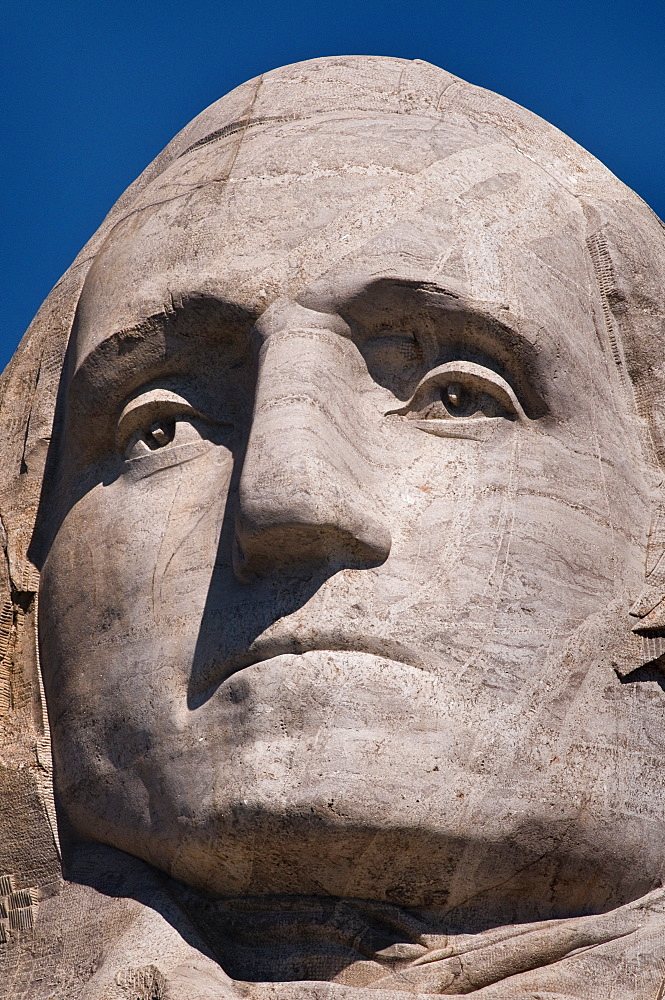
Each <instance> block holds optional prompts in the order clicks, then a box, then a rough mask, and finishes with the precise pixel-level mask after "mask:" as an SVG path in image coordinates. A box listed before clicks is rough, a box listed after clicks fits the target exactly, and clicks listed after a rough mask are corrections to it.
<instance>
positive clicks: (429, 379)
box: [389, 361, 525, 420]
mask: <svg viewBox="0 0 665 1000" xmlns="http://www.w3.org/2000/svg"><path fill="white" fill-rule="evenodd" d="M389 413H391V414H398V415H400V416H405V417H408V418H409V419H411V420H450V419H469V418H476V419H478V418H483V417H503V418H505V419H507V420H516V419H518V418H520V417H525V414H524V410H523V409H522V407H521V405H520V403H519V400H518V399H517V396H516V395H515V393H514V392H513V390H512V388H511V387H510V386H509V384H508V383H507V382H506V380H505V379H504V378H502V377H501V376H500V375H497V373H496V372H494V371H492V370H491V369H489V368H485V367H484V366H483V365H477V364H474V363H472V362H470V361H449V362H447V363H446V364H444V365H439V366H438V367H437V368H435V369H434V370H433V371H431V372H429V373H428V374H427V375H426V376H425V377H424V378H423V379H421V381H420V382H419V383H418V385H417V386H416V390H415V392H414V393H413V396H412V397H411V399H410V400H409V401H408V403H407V404H406V405H405V406H402V407H400V408H399V409H398V410H390V411H389Z"/></svg>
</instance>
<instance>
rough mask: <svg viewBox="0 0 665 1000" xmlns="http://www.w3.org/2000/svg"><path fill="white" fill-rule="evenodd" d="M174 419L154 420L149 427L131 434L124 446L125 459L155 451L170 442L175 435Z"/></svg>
mask: <svg viewBox="0 0 665 1000" xmlns="http://www.w3.org/2000/svg"><path fill="white" fill-rule="evenodd" d="M175 432H176V421H175V418H174V419H166V420H155V421H154V422H153V423H152V424H151V426H150V427H148V428H146V429H141V430H139V431H137V432H136V433H135V434H133V435H132V438H131V439H130V441H129V444H128V445H127V447H126V448H125V455H124V457H125V458H126V459H132V458H140V457H141V455H143V454H145V453H146V449H147V450H149V451H157V450H158V449H159V448H165V447H166V445H167V444H171V442H172V441H173V439H174V437H175Z"/></svg>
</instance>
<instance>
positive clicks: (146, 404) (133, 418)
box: [116, 389, 206, 447]
mask: <svg viewBox="0 0 665 1000" xmlns="http://www.w3.org/2000/svg"><path fill="white" fill-rule="evenodd" d="M176 416H190V417H200V418H201V419H206V418H205V417H204V415H203V414H202V413H200V412H199V410H197V409H196V408H195V407H193V406H192V404H191V403H189V402H188V401H187V400H186V399H185V398H184V397H183V396H180V395H178V393H177V392H172V391H171V390H170V389H150V390H148V391H147V392H142V393H141V394H140V395H138V396H135V397H134V399H130V400H129V402H128V403H127V404H126V406H125V407H124V409H123V411H122V413H121V414H120V416H119V417H118V426H117V430H116V440H117V443H118V446H119V447H122V446H123V445H124V444H125V443H126V442H127V441H128V440H129V438H130V437H131V436H132V434H134V433H135V431H137V430H139V429H140V428H141V427H142V426H143V425H144V424H145V423H146V421H148V420H149V419H150V418H151V417H152V418H153V419H155V420H157V419H159V418H162V419H164V418H168V417H176Z"/></svg>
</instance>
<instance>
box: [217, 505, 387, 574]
mask: <svg viewBox="0 0 665 1000" xmlns="http://www.w3.org/2000/svg"><path fill="white" fill-rule="evenodd" d="M390 544H391V539H390V535H389V533H388V532H387V531H386V530H381V529H379V528H378V526H373V525H363V526H362V527H360V526H358V527H357V528H356V530H355V531H353V530H348V529H345V528H342V527H340V525H338V524H311V523H302V522H296V521H293V522H291V523H281V524H279V525H274V526H271V527H269V528H266V527H263V528H260V529H258V530H256V529H252V528H251V527H250V526H249V525H247V523H243V521H242V520H241V519H239V520H238V522H237V524H236V540H235V548H234V559H233V564H234V571H235V575H236V577H237V579H238V580H239V581H240V582H241V583H250V582H251V581H252V580H253V579H254V578H255V577H256V576H261V575H264V574H266V573H271V572H275V570H279V569H280V568H283V569H291V570H298V569H300V570H302V569H303V568H306V567H311V568H314V567H316V568H320V567H321V566H328V567H330V568H331V569H333V570H335V571H336V570H338V569H369V568H371V567H372V566H379V565H380V564H381V563H383V562H385V560H386V559H387V558H388V555H389V553H390Z"/></svg>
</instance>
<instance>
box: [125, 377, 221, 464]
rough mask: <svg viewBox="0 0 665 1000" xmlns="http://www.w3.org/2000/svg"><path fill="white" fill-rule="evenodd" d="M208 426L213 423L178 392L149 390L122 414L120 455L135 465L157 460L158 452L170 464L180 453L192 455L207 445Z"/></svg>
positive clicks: (129, 403)
mask: <svg viewBox="0 0 665 1000" xmlns="http://www.w3.org/2000/svg"><path fill="white" fill-rule="evenodd" d="M213 423H215V424H216V425H217V424H218V423H219V422H218V421H213ZM209 424H210V421H209V420H207V419H206V417H204V416H203V414H201V413H200V412H199V411H198V410H197V409H195V408H194V407H193V406H192V405H191V403H190V402H188V400H187V399H185V398H184V397H183V396H181V395H180V394H179V393H176V392H172V391H171V390H170V389H162V388H158V389H149V390H147V391H143V392H141V393H140V394H138V395H137V396H135V397H134V398H133V399H131V400H130V401H129V402H128V403H127V405H126V406H125V408H124V409H123V411H122V413H121V414H120V419H119V420H118V431H117V446H118V452H119V453H120V455H122V457H123V459H124V460H125V461H127V462H132V463H134V462H135V461H136V460H137V459H143V458H148V457H149V456H151V455H154V458H155V461H157V460H158V457H159V456H158V454H155V453H161V454H163V455H164V460H165V461H168V462H169V463H171V462H175V460H176V457H177V454H180V453H183V454H189V452H191V450H192V447H194V448H195V449H196V448H197V447H198V445H200V444H203V443H204V435H205V434H206V430H205V428H206V427H207V426H208V425H209ZM220 426H221V425H220ZM183 447H185V448H186V449H187V450H186V452H183ZM167 455H168V456H169V458H168V459H167V457H166V456H167ZM159 461H161V458H160V459H159Z"/></svg>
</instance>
